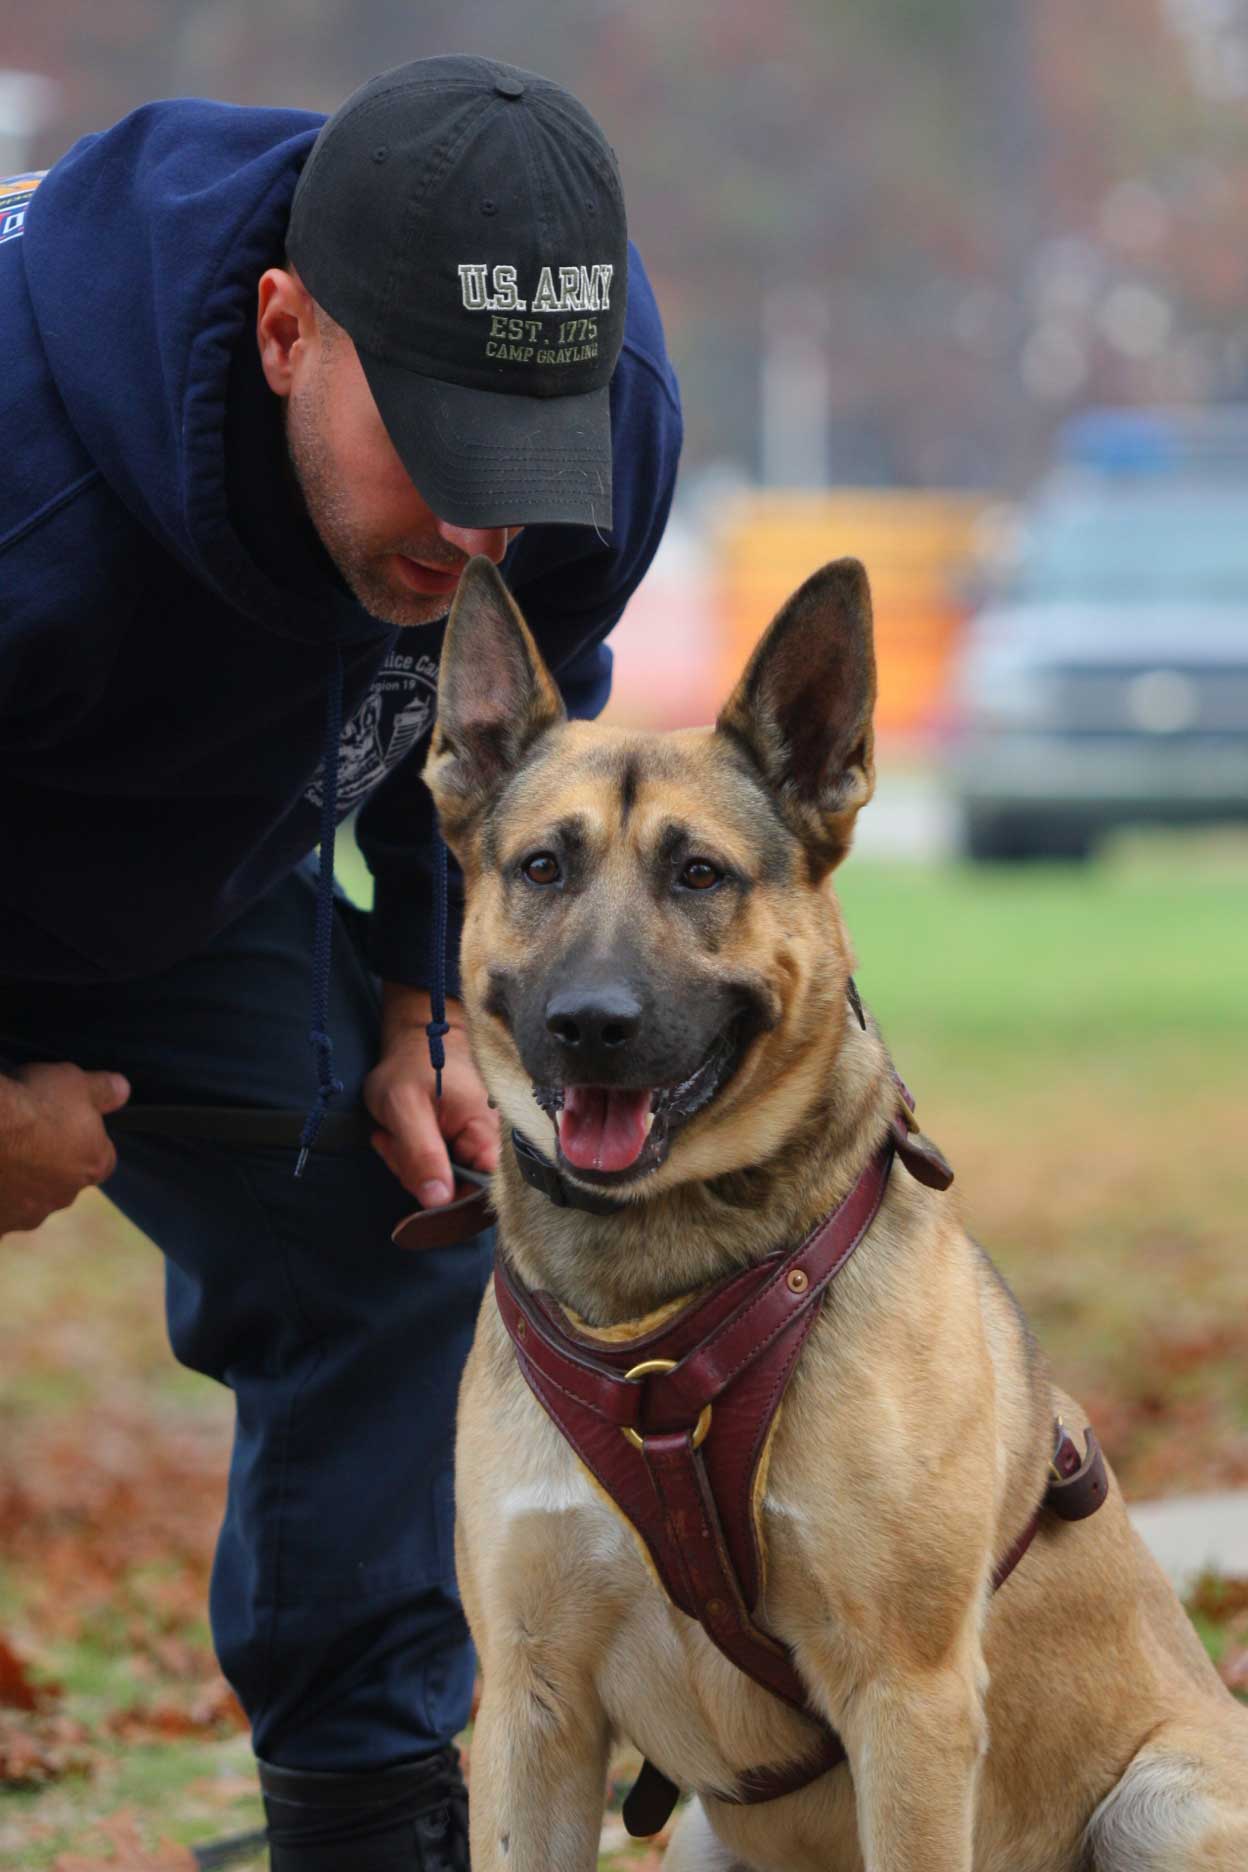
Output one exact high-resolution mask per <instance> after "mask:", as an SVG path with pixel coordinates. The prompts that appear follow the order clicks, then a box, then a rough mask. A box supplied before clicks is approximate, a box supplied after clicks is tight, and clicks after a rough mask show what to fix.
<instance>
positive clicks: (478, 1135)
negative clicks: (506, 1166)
mask: <svg viewBox="0 0 1248 1872" xmlns="http://www.w3.org/2000/svg"><path fill="white" fill-rule="evenodd" d="M452 1148H453V1151H454V1155H455V1158H456V1161H457V1162H459V1163H462V1164H467V1165H468V1166H469V1168H470V1169H473V1170H497V1169H498V1119H497V1117H496V1115H495V1114H494V1113H493V1112H487V1113H486V1114H485V1116H484V1117H482V1116H480V1115H478V1116H477V1117H475V1118H470V1119H469V1121H468V1123H467V1124H466V1125H465V1126H464V1127H463V1129H462V1130H460V1131H457V1132H456V1134H455V1137H454V1138H453V1140H452Z"/></svg>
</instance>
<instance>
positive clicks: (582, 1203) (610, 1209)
mask: <svg viewBox="0 0 1248 1872" xmlns="http://www.w3.org/2000/svg"><path fill="white" fill-rule="evenodd" d="M511 1147H512V1149H513V1150H514V1152H515V1153H516V1163H517V1164H518V1165H519V1167H520V1174H521V1176H522V1177H523V1178H524V1180H525V1182H526V1183H527V1184H528V1185H529V1187H530V1189H535V1190H540V1191H541V1193H542V1195H543V1196H545V1197H546V1198H547V1200H548V1201H550V1202H552V1203H554V1205H555V1207H556V1208H557V1209H586V1210H588V1212H589V1214H590V1215H615V1214H617V1213H618V1211H619V1210H621V1209H624V1208H626V1207H627V1204H625V1203H622V1202H616V1201H615V1199H614V1197H611V1196H595V1195H594V1194H593V1193H592V1192H591V1191H590V1190H585V1189H581V1188H580V1187H579V1185H577V1184H575V1183H570V1182H569V1181H568V1180H567V1178H566V1177H564V1176H561V1175H560V1173H559V1171H558V1170H556V1168H555V1166H554V1164H553V1163H551V1161H550V1159H549V1158H548V1157H543V1156H542V1153H541V1152H540V1151H539V1150H538V1148H537V1146H536V1144H530V1142H529V1140H528V1138H526V1137H525V1136H524V1134H523V1132H520V1131H513V1132H512V1134H511Z"/></svg>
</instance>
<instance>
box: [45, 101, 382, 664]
mask: <svg viewBox="0 0 1248 1872" xmlns="http://www.w3.org/2000/svg"><path fill="white" fill-rule="evenodd" d="M323 121H324V120H323V118H321V117H320V116H318V115H315V114H314V113H312V112H309V111H290V110H253V109H244V108H241V107H239V106H236V105H230V104H217V103H211V102H208V101H206V100H203V99H197V98H183V99H175V100H172V101H168V102H164V103H158V104H149V105H144V106H143V108H142V109H140V110H137V111H134V112H133V113H132V114H131V115H130V116H129V117H125V118H123V119H122V121H121V122H120V123H119V124H117V125H115V126H114V127H113V129H111V130H108V131H105V132H103V133H102V134H100V135H98V136H88V137H84V138H82V140H81V141H80V142H78V143H76V144H75V145H74V147H73V149H72V150H71V151H70V152H69V154H68V155H67V156H65V157H64V158H63V159H62V160H61V161H60V162H59V163H57V164H56V166H55V168H54V169H52V170H51V171H50V172H49V174H48V176H47V178H46V180H45V181H44V182H43V183H42V185H41V187H40V189H39V191H38V194H37V196H36V197H35V199H34V200H33V201H32V203H31V208H30V212H29V214H28V217H27V223H26V234H25V239H24V242H23V250H24V259H25V264H26V272H27V281H28V285H29V289H30V295H31V300H32V303H33V305H34V310H35V317H36V320H37V323H38V328H39V335H40V339H41V341H42V343H43V346H44V350H45V352H46V354H47V359H48V364H49V367H50V369H51V372H52V375H53V377H54V379H55V382H56V385H57V389H58V391H59V393H60V395H61V398H62V401H63V402H64V404H65V409H66V412H67V414H68V416H69V420H70V422H71V423H72V425H73V427H74V429H75V431H76V432H77V434H78V436H79V437H80V439H81V441H82V443H83V445H84V446H85V448H86V449H87V451H88V453H89V454H90V456H91V457H92V459H93V461H94V462H95V464H96V466H97V467H98V468H99V470H100V472H101V474H102V475H103V476H104V479H105V480H106V481H107V482H108V483H109V485H110V486H111V487H112V488H113V490H114V491H115V492H116V494H117V495H118V496H119V497H120V499H121V500H122V501H123V502H124V503H125V505H126V506H127V507H128V508H129V510H130V511H131V513H132V514H133V515H134V516H135V518H136V519H137V520H138V521H139V522H140V524H141V525H142V526H143V527H144V528H146V529H147V530H148V531H150V532H151V533H153V534H154V535H155V536H156V537H157V538H158V539H159V540H160V541H161V542H162V544H164V545H165V546H166V547H167V548H168V550H169V551H170V552H171V553H172V554H173V555H174V556H175V557H176V558H177V559H179V560H180V561H181V562H182V564H183V565H185V566H186V567H187V569H188V570H189V571H190V572H191V573H192V574H193V575H194V576H195V577H196V578H197V579H199V580H202V581H203V582H204V583H205V584H207V585H209V586H211V587H212V588H213V589H214V590H216V591H217V592H219V593H220V595H221V597H222V598H223V599H225V601H226V602H227V603H228V604H229V605H230V606H231V607H233V608H234V609H236V610H240V611H242V612H244V613H245V614H246V615H248V616H250V617H253V618H255V619H256V621H257V622H259V623H263V624H264V625H265V626H266V627H268V628H272V629H276V630H278V631H280V632H281V633H282V634H283V635H285V636H291V637H295V638H298V639H300V640H302V641H304V642H308V641H314V642H321V643H331V642H338V643H348V642H352V641H358V640H360V639H363V638H366V637H369V636H381V635H384V634H385V630H386V627H385V626H384V625H380V624H378V623H377V622H376V620H374V619H371V618H369V617H368V616H367V614H366V613H365V612H364V611H363V610H362V609H361V607H360V606H359V605H357V604H356V603H355V601H354V599H352V598H351V596H350V594H349V593H348V592H347V591H346V589H345V587H343V586H341V584H339V583H338V582H337V581H336V579H335V578H334V576H333V573H332V568H331V566H330V563H329V561H328V559H326V560H325V562H324V564H325V574H326V576H325V578H324V580H323V583H320V584H318V583H317V582H316V581H313V582H312V583H311V585H310V584H309V581H307V580H306V579H305V580H301V581H300V582H299V588H298V590H292V589H291V588H290V587H289V586H287V585H283V584H279V583H277V582H276V581H275V580H274V579H273V578H272V576H271V575H270V573H269V571H268V570H267V569H266V568H265V566H263V565H261V563H259V561H258V559H257V556H256V555H255V554H254V553H253V552H252V551H250V550H249V548H248V546H247V544H246V543H245V542H244V540H243V538H242V537H241V536H240V533H239V531H238V528H237V525H236V522H235V520H234V517H233V515H232V512H231V501H230V481H231V478H230V464H229V451H228V448H227V436H228V435H229V434H230V433H231V429H232V427H234V428H237V427H238V425H233V426H232V425H231V424H230V423H229V421H228V420H227V418H228V415H229V407H230V401H231V396H232V395H233V396H234V397H235V398H237V396H239V395H244V394H245V395H247V396H249V397H252V398H256V397H259V398H268V397H270V396H271V394H272V393H271V392H270V391H269V390H268V387H267V385H266V384H264V380H263V377H262V375H261V374H260V372H259V369H258V365H257V366H256V367H255V368H252V367H251V360H250V359H248V358H246V355H245V352H243V351H242V350H241V347H244V346H246V345H250V346H251V347H252V348H253V350H254V337H253V332H254V321H255V312H256V286H257V282H258V280H259V278H260V275H261V274H262V273H263V272H264V271H265V269H266V268H267V267H270V266H275V265H280V264H281V262H282V259H283V256H284V251H285V240H286V227H287V223H288V221H289V217H290V202H291V197H292V195H293V193H294V188H295V183H296V181H297V180H298V177H299V173H300V170H301V169H302V167H303V164H304V162H305V160H306V159H307V155H308V152H309V150H310V149H311V147H312V144H313V142H314V140H315V138H316V134H317V132H318V130H319V129H320V126H321V124H322V122H323ZM101 357H104V358H106V359H107V368H106V369H101V368H100V360H101ZM240 358H241V359H242V361H243V362H244V364H245V366H246V367H245V368H244V369H242V370H240V369H239V368H238V362H239V360H240ZM253 418H254V412H253ZM270 426H271V427H273V426H275V425H270ZM255 427H256V423H255V421H254V420H253V421H251V422H250V423H248V424H244V425H242V430H241V432H242V433H244V434H246V433H254V431H255ZM266 468H267V464H266Z"/></svg>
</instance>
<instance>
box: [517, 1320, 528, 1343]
mask: <svg viewBox="0 0 1248 1872" xmlns="http://www.w3.org/2000/svg"><path fill="white" fill-rule="evenodd" d="M528 1330H529V1329H528V1323H527V1321H525V1320H522V1319H519V1320H517V1321H516V1338H517V1339H523V1338H525V1337H526V1335H527V1333H528Z"/></svg>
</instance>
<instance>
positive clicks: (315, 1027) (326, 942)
mask: <svg viewBox="0 0 1248 1872" xmlns="http://www.w3.org/2000/svg"><path fill="white" fill-rule="evenodd" d="M341 744H342V651H341V650H340V649H339V648H338V646H337V645H335V646H334V648H333V650H332V652H331V654H330V663H329V691H328V694H327V696H326V699H325V745H324V750H323V752H322V756H321V863H320V873H319V875H318V877H317V880H316V933H315V937H314V939H313V944H312V1026H311V1028H310V1030H309V1033H308V1039H309V1041H310V1042H311V1044H312V1050H313V1052H314V1053H315V1055H316V1078H317V1093H316V1103H315V1105H313V1107H312V1109H311V1111H310V1112H309V1113H308V1116H307V1119H306V1121H305V1123H304V1127H303V1134H302V1136H301V1137H300V1139H299V1157H298V1160H297V1161H296V1164H295V1175H296V1176H297V1177H298V1176H302V1175H303V1171H304V1166H305V1165H306V1163H307V1161H308V1152H309V1151H310V1150H311V1149H312V1146H313V1144H315V1142H316V1134H317V1132H318V1131H319V1130H320V1128H321V1120H322V1119H323V1118H324V1116H325V1113H326V1112H327V1111H328V1109H329V1101H330V1100H331V1099H332V1098H335V1097H336V1096H337V1095H338V1093H340V1092H341V1091H342V1080H341V1079H335V1078H334V1043H333V1041H332V1039H331V1038H330V1034H329V970H330V962H331V959H332V954H333V943H334V836H335V834H336V832H337V830H338V755H339V749H340V747H341Z"/></svg>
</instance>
